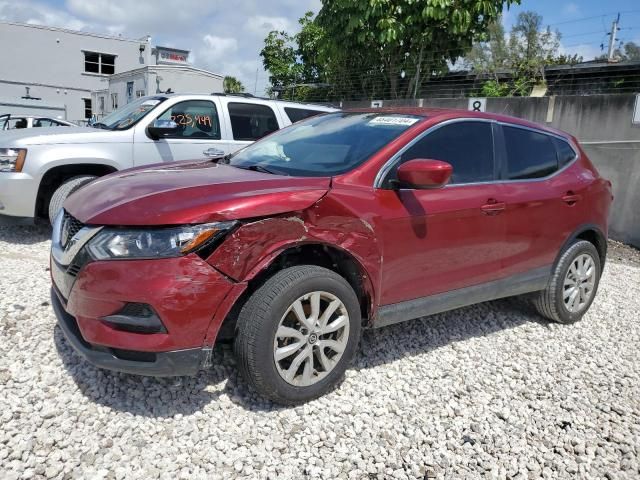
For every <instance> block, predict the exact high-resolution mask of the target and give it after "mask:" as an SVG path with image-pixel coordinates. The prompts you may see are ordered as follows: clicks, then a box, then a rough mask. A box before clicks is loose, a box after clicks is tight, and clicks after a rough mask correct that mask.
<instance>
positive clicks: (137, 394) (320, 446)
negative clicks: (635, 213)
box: [0, 227, 640, 480]
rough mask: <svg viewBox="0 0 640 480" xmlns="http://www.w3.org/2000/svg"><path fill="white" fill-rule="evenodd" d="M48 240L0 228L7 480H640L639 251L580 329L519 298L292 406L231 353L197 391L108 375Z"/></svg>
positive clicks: (459, 321) (1, 445) (426, 332)
mask: <svg viewBox="0 0 640 480" xmlns="http://www.w3.org/2000/svg"><path fill="white" fill-rule="evenodd" d="M48 236H49V231H48V230H47V229H44V228H35V227H23V228H12V229H10V228H6V227H0V424H1V437H0V478H1V479H3V480H9V479H13V478H44V477H46V478H57V479H62V478H91V479H97V478H116V479H125V478H126V479H134V478H166V479H171V480H174V479H180V478H207V479H215V478H221V479H222V478H225V479H227V478H234V477H245V478H271V479H275V478H278V479H280V478H292V479H303V478H323V479H329V478H356V479H361V478H367V479H368V478H380V479H382V478H384V479H386V478H399V479H402V478H420V479H424V478H447V479H449V478H498V479H501V478H505V479H506V478H519V479H523V478H539V477H544V478H576V477H578V478H580V477H581V478H609V479H614V478H615V479H619V478H622V479H624V478H629V479H631V478H639V477H640V471H639V467H640V459H639V452H640V421H639V418H640V378H639V377H640V369H639V367H640V355H639V350H638V349H639V346H640V322H639V319H640V254H639V252H638V251H637V250H633V249H631V248H629V247H625V246H623V245H620V244H616V243H612V244H611V250H610V256H609V262H608V264H607V267H606V270H605V274H604V277H603V281H602V283H601V286H600V291H599V293H598V296H597V298H596V301H595V303H594V305H593V306H592V307H591V310H590V311H589V313H588V314H587V315H586V317H585V318H584V319H583V321H582V322H581V323H579V324H576V325H572V326H561V325H555V324H549V323H547V322H545V321H543V320H542V319H541V318H540V317H538V316H537V315H536V314H535V313H533V311H532V310H531V309H530V308H529V307H528V306H527V304H526V303H524V302H522V301H520V300H514V299H511V300H503V301H496V302H490V303H486V304H482V305H478V306H474V307H470V308H465V309H460V310H457V311H455V312H449V313H447V314H441V315H437V316H434V317H431V318H428V319H424V320H419V321H415V322H410V323H405V324H401V325H396V326H392V327H388V328H385V329H382V330H378V331H373V332H372V331H370V332H366V333H365V335H364V338H363V341H362V344H361V348H360V353H359V354H358V356H357V359H356V361H355V365H354V366H353V367H352V368H351V369H350V370H349V371H348V372H347V376H346V380H345V381H344V383H343V384H342V385H341V387H340V388H338V389H337V390H336V391H334V392H333V393H331V394H329V395H327V396H325V397H323V398H321V399H319V400H316V401H313V402H311V403H309V404H307V405H305V406H301V407H297V408H280V407H277V406H274V405H272V404H270V403H267V402H265V401H263V400H261V399H259V398H256V396H255V395H254V394H253V393H252V392H251V391H250V390H248V389H247V388H246V387H245V386H244V384H243V383H242V382H241V380H240V379H239V378H238V376H237V374H236V370H235V367H234V360H233V357H232V355H231V352H230V350H229V348H228V347H226V346H221V347H217V349H216V351H215V358H214V361H215V367H214V368H213V369H212V370H211V371H210V372H206V373H204V372H203V373H201V374H200V375H198V376H197V377H195V378H183V379H180V380H177V381H176V380H166V379H165V380H162V379H152V378H142V377H136V376H130V375H123V374H116V373H109V372H105V371H100V370H97V369H95V368H93V367H91V366H89V365H88V364H86V363H84V362H82V361H80V359H79V357H77V356H76V355H75V353H74V352H73V351H72V350H71V348H70V347H69V346H68V345H67V344H66V342H65V340H64V339H63V338H62V336H61V332H60V331H59V330H58V328H57V327H55V321H54V316H53V314H52V312H51V307H50V306H49V303H48V289H49V278H48V271H47V270H48V269H47V256H48V247H49V242H48Z"/></svg>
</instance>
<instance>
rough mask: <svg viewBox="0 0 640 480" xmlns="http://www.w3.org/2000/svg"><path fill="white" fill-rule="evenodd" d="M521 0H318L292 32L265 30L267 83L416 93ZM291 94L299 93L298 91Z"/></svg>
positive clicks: (345, 94)
mask: <svg viewBox="0 0 640 480" xmlns="http://www.w3.org/2000/svg"><path fill="white" fill-rule="evenodd" d="M514 3H520V0H425V1H422V2H418V1H416V0H368V1H364V2H363V1H359V0H322V8H321V9H320V12H319V13H318V16H317V17H316V18H315V19H313V15H312V13H311V12H308V13H307V14H305V16H304V17H302V18H301V19H300V25H301V31H300V32H299V33H298V34H296V35H293V36H291V35H289V34H287V33H286V32H275V31H274V32H270V33H269V35H268V36H267V38H266V39H265V47H264V48H263V49H262V51H261V52H260V55H261V56H262V59H263V64H264V66H265V68H266V69H267V70H268V71H269V75H270V81H271V85H272V89H273V90H275V91H278V90H280V91H282V90H287V91H288V92H289V91H290V90H291V89H290V88H287V87H290V86H292V85H299V84H318V83H325V84H330V85H331V88H330V91H329V92H327V93H328V95H330V96H331V97H333V98H340V99H349V98H362V97H363V96H367V97H370V98H374V97H381V98H390V97H391V98H398V97H415V96H417V94H418V93H419V92H420V91H421V90H422V89H423V88H424V86H425V85H426V84H427V82H428V81H429V80H430V78H431V76H432V75H434V74H437V73H442V72H446V71H447V70H448V63H449V62H451V63H453V62H455V61H456V60H457V59H458V58H460V57H461V56H462V55H464V54H465V53H467V51H468V50H469V49H470V48H471V46H472V44H473V41H474V40H476V39H478V38H480V37H481V36H482V35H483V34H484V33H485V32H486V30H487V28H488V26H489V25H491V23H492V21H493V20H495V19H496V18H497V17H498V16H499V15H500V13H501V12H502V9H503V7H504V6H505V5H506V6H509V5H511V4H514ZM297 92H298V94H296V98H297V97H298V95H299V94H300V93H299V92H301V90H300V89H298V90H297Z"/></svg>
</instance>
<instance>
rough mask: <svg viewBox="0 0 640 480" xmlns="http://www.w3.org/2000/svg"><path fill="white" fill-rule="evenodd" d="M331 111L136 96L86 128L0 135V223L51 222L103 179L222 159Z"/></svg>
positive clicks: (227, 98) (215, 98)
mask: <svg viewBox="0 0 640 480" xmlns="http://www.w3.org/2000/svg"><path fill="white" fill-rule="evenodd" d="M333 111H336V109H335V108H329V107H324V106H320V105H312V104H301V103H294V102H284V101H277V100H267V99H260V98H255V97H249V96H242V95H224V94H212V95H183V94H158V95H154V96H148V97H142V98H139V99H137V100H136V101H134V102H132V103H129V104H128V105H126V106H125V107H123V108H122V109H120V110H117V111H115V112H113V113H111V114H110V115H107V116H106V117H104V118H103V119H102V120H101V121H100V122H98V123H95V124H93V128H90V127H68V128H64V129H60V128H38V129H28V130H27V129H22V130H8V131H5V132H1V133H0V223H31V222H33V220H34V219H35V218H45V219H50V220H51V221H53V218H55V215H56V214H57V212H58V210H59V209H60V208H61V207H62V203H63V202H64V200H65V199H66V198H67V197H68V196H69V195H70V194H71V193H72V192H74V191H75V190H77V189H78V188H80V187H81V186H82V185H84V184H86V183H88V182H90V181H91V180H93V179H94V178H96V177H99V176H102V175H106V174H108V173H112V172H115V171H117V170H122V169H125V168H131V167H134V166H139V165H146V164H151V163H159V162H172V161H176V160H190V159H197V158H202V157H203V156H204V157H211V158H215V157H221V156H223V155H227V154H229V153H233V152H235V151H236V150H238V149H240V148H242V147H244V146H246V145H248V144H250V143H251V142H253V141H255V140H257V139H259V138H261V137H263V136H265V135H267V134H269V133H271V132H273V131H275V130H278V129H280V128H283V127H286V126H288V125H291V124H292V123H294V122H296V121H298V120H301V119H303V118H307V117H310V116H313V115H317V114H319V113H325V112H333Z"/></svg>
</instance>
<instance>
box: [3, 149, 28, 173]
mask: <svg viewBox="0 0 640 480" xmlns="http://www.w3.org/2000/svg"><path fill="white" fill-rule="evenodd" d="M26 156H27V151H26V150H25V149H24V148H0V172H21V171H22V167H23V166H24V159H25V158H26Z"/></svg>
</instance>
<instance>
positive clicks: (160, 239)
mask: <svg viewBox="0 0 640 480" xmlns="http://www.w3.org/2000/svg"><path fill="white" fill-rule="evenodd" d="M235 224H236V222H218V223H207V224H202V225H186V226H183V227H169V228H131V229H124V228H122V229H121V228H104V229H103V230H101V231H100V233H98V234H97V235H96V236H95V237H94V238H93V239H91V241H90V242H89V244H88V245H87V248H88V250H89V253H90V254H91V256H92V257H93V258H94V259H96V260H108V259H124V258H166V257H179V256H182V255H186V254H188V253H191V252H195V251H197V250H200V249H201V248H205V247H206V246H208V245H211V243H213V242H214V241H215V240H216V239H218V238H220V237H221V236H222V235H224V234H225V232H227V231H228V230H229V229H231V228H232V227H233V226H234V225H235Z"/></svg>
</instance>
